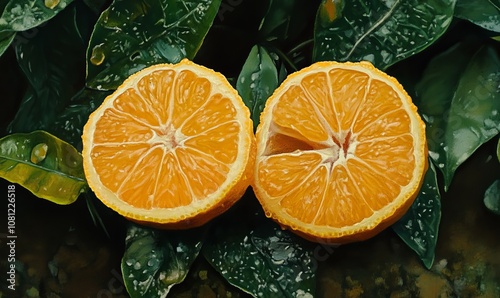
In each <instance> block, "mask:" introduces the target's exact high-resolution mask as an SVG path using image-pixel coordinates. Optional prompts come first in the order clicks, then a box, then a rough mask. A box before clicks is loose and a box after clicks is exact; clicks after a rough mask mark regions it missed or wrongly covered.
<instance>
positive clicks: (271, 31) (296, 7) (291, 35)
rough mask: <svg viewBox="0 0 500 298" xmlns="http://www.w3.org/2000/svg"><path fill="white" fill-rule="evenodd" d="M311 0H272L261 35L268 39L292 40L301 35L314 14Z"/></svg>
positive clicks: (263, 22) (262, 23)
mask: <svg viewBox="0 0 500 298" xmlns="http://www.w3.org/2000/svg"><path fill="white" fill-rule="evenodd" d="M311 2H312V1H311V0H271V1H269V2H268V3H269V5H268V9H267V12H266V14H265V15H264V17H263V18H262V22H261V23H260V26H259V35H260V36H261V37H262V39H264V40H267V41H274V40H279V41H285V40H286V41H290V40H293V39H295V38H296V37H297V36H299V35H300V34H301V33H302V31H303V30H304V28H305V27H306V25H307V22H308V20H309V19H310V16H312V15H313V14H314V9H315V7H316V6H315V5H314V4H313V3H311Z"/></svg>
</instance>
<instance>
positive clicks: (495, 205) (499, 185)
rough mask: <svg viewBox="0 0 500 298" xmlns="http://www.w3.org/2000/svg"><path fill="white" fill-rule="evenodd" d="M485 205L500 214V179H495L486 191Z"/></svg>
mask: <svg viewBox="0 0 500 298" xmlns="http://www.w3.org/2000/svg"><path fill="white" fill-rule="evenodd" d="M483 201H484V205H485V206H486V208H488V210H490V211H491V212H493V213H495V214H497V215H500V180H495V181H494V182H493V183H492V184H491V185H490V186H489V187H488V189H486V192H485V193H484V200H483Z"/></svg>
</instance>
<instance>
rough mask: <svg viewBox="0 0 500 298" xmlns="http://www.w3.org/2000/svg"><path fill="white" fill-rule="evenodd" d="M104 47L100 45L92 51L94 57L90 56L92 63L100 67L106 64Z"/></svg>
mask: <svg viewBox="0 0 500 298" xmlns="http://www.w3.org/2000/svg"><path fill="white" fill-rule="evenodd" d="M103 46H104V44H103V43H101V44H98V45H96V46H95V47H94V48H93V49H92V55H91V56H90V63H92V64H94V65H96V66H99V65H101V64H102V62H104V58H105V57H106V56H105V55H104V51H103Z"/></svg>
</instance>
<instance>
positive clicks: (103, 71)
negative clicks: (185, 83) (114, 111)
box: [87, 0, 221, 90]
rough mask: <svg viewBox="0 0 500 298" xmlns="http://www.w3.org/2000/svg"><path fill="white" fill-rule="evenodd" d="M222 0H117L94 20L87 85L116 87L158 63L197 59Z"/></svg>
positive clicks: (97, 87)
mask: <svg viewBox="0 0 500 298" xmlns="http://www.w3.org/2000/svg"><path fill="white" fill-rule="evenodd" d="M220 2H221V0H201V1H193V0H186V1H175V0H160V1H156V0H144V1H140V2H137V1H128V0H115V1H113V3H111V5H110V7H109V8H108V9H106V10H105V11H104V12H103V13H102V14H101V16H100V17H99V20H98V21H97V24H96V25H95V28H94V32H93V33H92V38H91V40H90V44H89V46H88V49H87V86H88V87H90V88H94V89H99V90H112V89H116V88H117V87H118V86H119V85H120V84H121V83H122V82H123V80H124V79H125V78H127V77H129V76H130V75H131V74H133V73H135V72H137V71H139V70H141V69H143V68H145V67H146V66H149V65H152V64H157V63H165V62H170V63H176V62H179V61H180V60H181V59H182V58H189V59H193V58H194V56H195V54H196V52H197V51H198V49H199V48H200V46H201V44H202V42H203V39H204V38H205V35H206V34H207V32H208V29H209V28H210V26H211V25H212V22H213V20H214V18H215V16H216V15H217V10H218V8H219V5H220Z"/></svg>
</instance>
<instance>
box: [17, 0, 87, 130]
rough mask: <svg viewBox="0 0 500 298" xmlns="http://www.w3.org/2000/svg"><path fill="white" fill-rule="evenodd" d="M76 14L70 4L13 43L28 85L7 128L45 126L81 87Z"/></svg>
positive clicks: (82, 60) (80, 48)
mask: <svg viewBox="0 0 500 298" xmlns="http://www.w3.org/2000/svg"><path fill="white" fill-rule="evenodd" d="M79 13H81V12H80V11H79ZM76 16H77V10H76V7H75V6H72V7H70V8H68V9H67V10H65V11H63V12H61V13H60V14H59V15H58V16H57V17H55V18H54V19H52V20H51V21H50V22H49V23H47V25H45V26H44V27H42V28H39V29H38V30H39V31H38V33H37V34H36V35H35V36H33V37H32V38H31V39H29V40H26V41H25V42H23V43H18V44H16V45H15V50H16V55H17V60H18V63H19V66H20V67H21V69H22V71H23V72H24V74H25V76H26V78H27V79H28V83H29V86H28V88H27V91H26V93H25V95H24V98H23V100H22V102H21V105H20V108H19V110H18V111H17V114H16V116H15V118H14V120H13V121H12V122H11V123H10V125H9V128H8V129H9V132H30V131H33V130H38V129H42V130H47V128H48V126H49V124H50V123H52V122H53V121H54V120H55V119H56V118H57V117H58V116H59V115H58V113H59V111H60V110H61V109H62V108H63V107H64V106H65V105H66V104H67V102H68V101H69V100H70V99H71V98H72V97H73V95H74V94H75V93H76V92H77V91H78V90H79V89H80V88H81V87H78V85H79V84H81V82H83V80H84V76H85V73H84V72H83V69H84V68H85V41H84V37H82V36H81V34H80V32H81V31H80V30H79V28H78V22H77V20H76V19H77V18H76ZM78 70H80V71H78Z"/></svg>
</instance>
